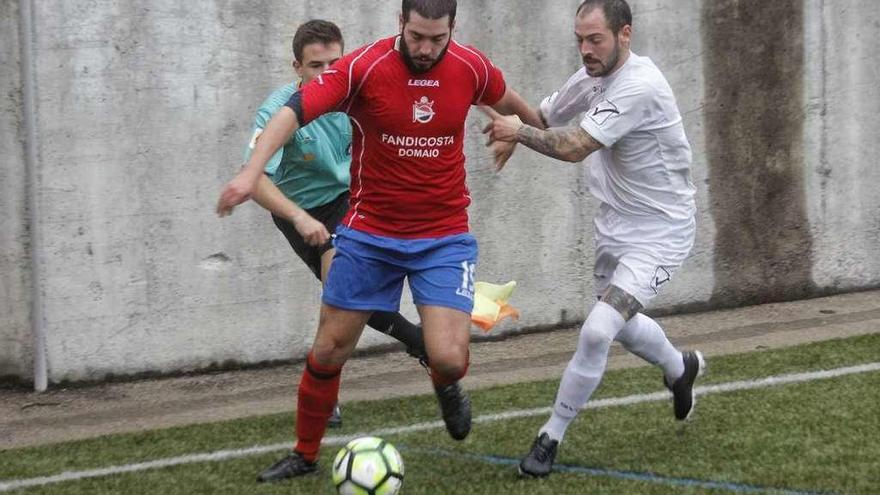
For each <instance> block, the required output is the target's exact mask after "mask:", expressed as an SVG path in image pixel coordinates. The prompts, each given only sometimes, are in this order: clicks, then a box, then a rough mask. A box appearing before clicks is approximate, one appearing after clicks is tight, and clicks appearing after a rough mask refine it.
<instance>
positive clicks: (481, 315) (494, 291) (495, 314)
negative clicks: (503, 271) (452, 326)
mask: <svg viewBox="0 0 880 495" xmlns="http://www.w3.org/2000/svg"><path fill="white" fill-rule="evenodd" d="M515 288H516V281H514V280H511V281H510V282H507V283H506V284H504V285H499V284H490V283H488V282H477V283H476V284H475V290H474V309H473V311H471V321H472V322H473V323H474V325H477V326H478V327H480V328H481V329H482V330H483V331H484V332H488V331H489V330H491V329H492V327H494V326H495V325H496V324H497V323H498V322H499V321H501V320H503V319H505V318H507V317H511V318H513V319H515V320H516V319H519V311H517V310H516V308H514V307H513V306H511V305H510V304H508V303H507V301H508V300H509V299H510V296H511V294H513V289H515Z"/></svg>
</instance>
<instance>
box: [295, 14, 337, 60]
mask: <svg viewBox="0 0 880 495" xmlns="http://www.w3.org/2000/svg"><path fill="white" fill-rule="evenodd" d="M312 43H322V44H325V45H329V44H330V43H339V44H340V45H343V46H344V45H345V42H343V41H342V31H340V30H339V26H337V25H336V24H333V23H332V22H330V21H322V20H321V19H312V20H311V21H308V22H306V23H305V24H303V25H301V26H300V27H298V28H297V29H296V34H294V35H293V56H294V57H295V58H296V61H297V62H300V63H302V58H303V48H305V46H306V45H311V44H312Z"/></svg>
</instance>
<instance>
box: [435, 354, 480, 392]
mask: <svg viewBox="0 0 880 495" xmlns="http://www.w3.org/2000/svg"><path fill="white" fill-rule="evenodd" d="M470 365H471V353H470V351H468V355H467V357H466V358H465V362H464V368H463V369H462V370H461V373H459V374H458V375H443V374H441V373H440V372H438V371H437V370H435V369H434V368H431V373H430V375H431V383H433V384H434V388H439V387H445V386H447V385H452V384H453V383H455V382H457V381H459V380H461V379H462V378H464V375H466V374H467V371H468V368H469V367H470Z"/></svg>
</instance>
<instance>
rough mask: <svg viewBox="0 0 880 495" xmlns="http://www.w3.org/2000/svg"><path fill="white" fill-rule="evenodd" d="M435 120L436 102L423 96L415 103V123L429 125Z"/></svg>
mask: <svg viewBox="0 0 880 495" xmlns="http://www.w3.org/2000/svg"><path fill="white" fill-rule="evenodd" d="M433 119H434V102H433V101H430V100H428V97H427V96H423V97H422V98H421V99H420V100H419V101H417V102H415V103H413V122H418V123H420V124H427V123H428V122H430V121H431V120H433Z"/></svg>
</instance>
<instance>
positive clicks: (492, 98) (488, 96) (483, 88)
mask: <svg viewBox="0 0 880 495" xmlns="http://www.w3.org/2000/svg"><path fill="white" fill-rule="evenodd" d="M464 48H465V50H467V51H469V52H471V53H473V54H474V55H476V57H477V59H478V60H477V94H476V95H475V97H474V103H475V104H477V105H488V106H492V105H494V104H496V103H498V100H500V99H501V97H502V96H504V93H505V92H507V83H506V82H505V81H504V73H502V72H501V69H499V68H498V67H495V65H494V64H493V63H492V62H491V61H490V60H489V58H488V57H486V55H484V54H483V53H482V52H481V51H479V50H477V49H476V48H474V47H471V46H467V47H464ZM480 69H482V71H481V70H480Z"/></svg>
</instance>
